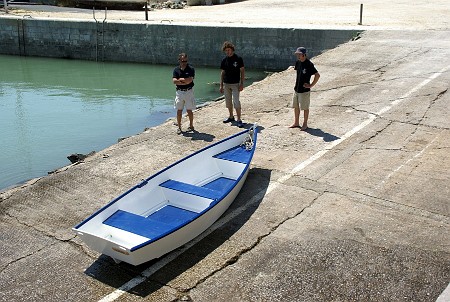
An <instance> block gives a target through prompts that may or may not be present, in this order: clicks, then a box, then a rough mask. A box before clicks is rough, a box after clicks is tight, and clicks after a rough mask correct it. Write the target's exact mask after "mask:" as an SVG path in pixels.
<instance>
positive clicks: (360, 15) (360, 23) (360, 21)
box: [358, 3, 363, 25]
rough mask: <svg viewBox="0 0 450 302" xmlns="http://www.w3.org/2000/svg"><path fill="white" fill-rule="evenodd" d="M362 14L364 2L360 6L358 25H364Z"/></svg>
mask: <svg viewBox="0 0 450 302" xmlns="http://www.w3.org/2000/svg"><path fill="white" fill-rule="evenodd" d="M362 14H363V4H362V3H361V6H360V7H359V23H358V25H362Z"/></svg>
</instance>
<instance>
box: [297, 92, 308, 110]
mask: <svg viewBox="0 0 450 302" xmlns="http://www.w3.org/2000/svg"><path fill="white" fill-rule="evenodd" d="M310 100H311V92H310V91H308V92H302V93H298V92H296V91H294V94H293V95H292V108H300V110H309V103H310ZM299 104H300V107H299Z"/></svg>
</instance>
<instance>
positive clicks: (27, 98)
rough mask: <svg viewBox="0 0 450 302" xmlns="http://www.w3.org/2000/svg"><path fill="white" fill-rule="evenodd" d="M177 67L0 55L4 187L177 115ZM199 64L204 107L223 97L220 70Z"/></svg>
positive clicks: (256, 74) (0, 174) (0, 181)
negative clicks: (174, 101) (174, 80)
mask: <svg viewBox="0 0 450 302" xmlns="http://www.w3.org/2000/svg"><path fill="white" fill-rule="evenodd" d="M174 64H175V65H176V62H174ZM175 65H174V66H166V65H149V64H143V63H142V64H132V63H109V62H108V63H105V62H102V63H99V62H91V61H77V60H63V59H50V58H34V57H18V56H3V55H0V129H1V134H0V150H1V151H0V190H4V189H6V188H8V187H11V186H14V185H17V184H20V183H22V182H24V181H27V180H29V179H32V178H35V177H41V176H44V175H46V174H47V173H48V172H50V171H53V170H55V169H57V168H60V167H63V166H66V165H68V164H70V161H69V160H68V159H67V156H68V155H70V154H73V153H81V154H87V153H89V152H91V151H99V150H102V149H104V148H106V147H108V146H110V145H112V144H114V143H116V142H117V140H118V138H120V137H127V136H130V135H134V134H137V133H139V132H142V131H143V130H144V129H145V128H146V127H152V126H156V125H158V124H161V123H162V122H164V121H166V120H167V119H168V118H170V117H174V116H175V110H174V108H173V99H174V95H175V86H174V85H173V83H172V71H173V68H174V67H175ZM194 67H195V70H196V77H195V81H194V82H195V96H196V101H197V105H201V104H202V103H205V102H209V101H211V100H214V99H216V98H218V97H220V96H221V95H220V93H219V87H218V85H217V82H218V81H219V75H220V71H219V69H218V68H205V67H196V66H194ZM264 76H265V73H264V72H263V71H256V70H253V71H252V70H246V78H247V80H246V85H250V84H251V83H252V82H254V81H259V80H261V79H263V78H264ZM225 112H226V109H225V108H224V115H226V113H225Z"/></svg>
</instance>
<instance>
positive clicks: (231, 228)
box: [85, 167, 272, 297]
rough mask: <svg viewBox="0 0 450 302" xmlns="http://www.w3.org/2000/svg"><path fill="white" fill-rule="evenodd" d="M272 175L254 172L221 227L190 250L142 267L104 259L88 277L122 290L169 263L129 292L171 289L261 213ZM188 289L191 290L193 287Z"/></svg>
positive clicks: (142, 294)
mask: <svg viewBox="0 0 450 302" xmlns="http://www.w3.org/2000/svg"><path fill="white" fill-rule="evenodd" d="M271 173H272V171H271V170H267V169H261V168H256V167H255V168H252V169H250V170H249V174H248V176H247V179H246V181H245V183H244V185H243V187H242V189H241V191H240V192H239V194H238V195H237V197H236V199H235V200H234V202H233V203H232V204H231V206H230V207H229V208H228V210H227V211H226V212H225V213H224V214H223V215H222V217H221V218H219V220H218V221H217V222H216V223H215V224H213V226H212V228H214V227H215V225H216V224H219V226H218V227H217V228H215V229H214V230H213V231H212V232H211V233H209V234H208V235H207V236H205V237H204V238H201V239H200V240H198V242H196V243H195V244H194V245H192V246H190V247H189V248H187V249H186V246H181V247H180V248H178V249H175V250H174V251H172V252H170V253H168V254H166V255H164V256H162V257H161V258H159V259H155V260H151V261H149V262H146V263H144V264H141V265H139V266H133V265H130V264H127V263H124V262H121V263H116V262H114V260H113V259H112V258H110V257H109V256H105V255H101V256H100V257H99V258H98V259H97V260H96V261H95V262H94V263H92V264H91V266H90V267H88V268H87V269H86V270H85V274H86V275H88V276H90V277H92V278H94V279H96V280H98V281H100V282H102V283H104V284H106V285H108V286H111V287H113V288H117V289H119V288H121V287H123V286H124V284H126V283H127V282H130V281H131V280H133V279H134V278H143V277H142V273H143V272H144V271H146V270H147V271H148V270H151V269H152V266H155V267H157V266H161V263H159V262H160V261H161V262H165V261H166V262H167V263H166V264H164V265H162V267H161V268H160V269H155V272H154V273H152V274H151V276H146V277H147V279H146V280H145V281H143V282H141V283H139V282H137V284H136V286H135V287H133V288H132V289H130V290H128V293H130V294H133V295H137V296H140V297H146V296H148V295H150V294H152V293H154V292H156V291H158V290H160V289H161V288H163V287H165V286H167V284H170V282H171V281H172V280H174V279H176V278H177V277H178V276H180V275H182V274H183V273H185V272H186V271H188V270H189V269H190V268H192V267H194V266H195V265H197V264H199V263H200V262H201V261H202V260H203V259H204V258H206V257H207V256H208V255H210V254H211V253H212V252H214V251H215V250H217V249H218V248H220V246H222V245H223V244H224V243H225V242H226V241H227V240H229V239H230V237H231V236H233V235H234V234H235V233H236V232H238V231H239V229H240V228H241V227H242V226H243V225H244V224H245V223H246V222H247V221H248V220H249V219H250V218H251V216H252V215H253V213H254V212H255V211H256V210H257V209H258V207H259V205H260V203H261V201H262V199H263V198H264V196H265V193H266V191H267V188H268V187H269V182H270V178H271ZM255 197H256V198H255ZM228 217H231V218H230V219H229V220H226V221H223V219H227V218H228ZM200 236H202V235H200ZM195 240H196V239H194V241H195ZM188 245H189V243H188ZM180 249H186V250H184V251H182V252H181V253H180V254H179V255H177V256H176V257H174V259H173V260H168V259H165V258H167V257H171V254H172V253H179V252H180V251H179V250H180ZM227 256H229V255H227ZM238 256H239V255H238V254H236V255H234V256H232V257H231V258H229V259H223V258H221V259H218V260H217V262H219V263H220V262H223V265H224V266H227V265H230V264H232V263H234V262H235V261H236V260H237V257H238ZM186 286H187V287H189V288H190V287H191V286H190V285H186ZM192 286H195V285H192Z"/></svg>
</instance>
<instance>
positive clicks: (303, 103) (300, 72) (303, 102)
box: [289, 47, 320, 131]
mask: <svg viewBox="0 0 450 302" xmlns="http://www.w3.org/2000/svg"><path fill="white" fill-rule="evenodd" d="M295 55H296V56H297V61H296V62H295V67H294V69H295V70H296V72H297V78H296V79H295V87H294V94H293V96H292V107H293V108H294V123H293V124H292V125H291V126H290V127H289V128H298V127H300V110H303V125H302V127H301V130H303V131H305V130H307V129H308V117H309V104H310V98H311V97H310V94H311V88H312V87H314V85H316V83H317V81H318V80H319V78H320V74H319V72H318V71H317V69H316V67H315V66H314V64H313V63H312V62H311V61H310V60H309V59H308V58H307V57H306V48H304V47H299V48H297V50H296V51H295ZM312 76H314V79H313V81H312V82H311V77H312Z"/></svg>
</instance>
